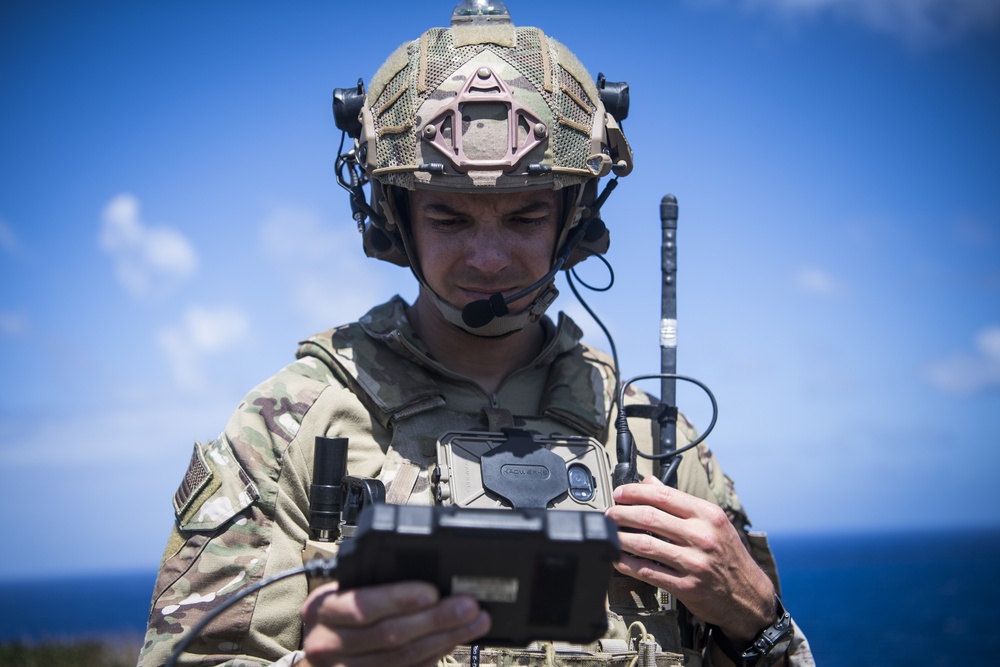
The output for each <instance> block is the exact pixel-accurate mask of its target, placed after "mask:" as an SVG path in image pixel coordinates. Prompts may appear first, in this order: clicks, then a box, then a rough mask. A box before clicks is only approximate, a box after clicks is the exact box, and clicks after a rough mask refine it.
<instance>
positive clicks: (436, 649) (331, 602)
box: [297, 581, 490, 667]
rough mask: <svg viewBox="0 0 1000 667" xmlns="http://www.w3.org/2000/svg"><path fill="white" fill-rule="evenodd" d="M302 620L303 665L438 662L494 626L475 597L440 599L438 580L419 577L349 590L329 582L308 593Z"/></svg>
mask: <svg viewBox="0 0 1000 667" xmlns="http://www.w3.org/2000/svg"><path fill="white" fill-rule="evenodd" d="M302 621H303V622H304V624H305V635H304V639H303V640H302V647H303V649H304V651H305V654H306V658H305V660H303V661H300V662H299V663H297V664H298V665H301V666H302V667H332V666H335V665H336V666H343V667H383V666H384V667H389V666H393V667H411V666H413V667H415V666H417V665H434V664H435V663H437V661H438V660H439V659H440V658H442V657H444V656H445V655H447V654H448V653H450V652H451V651H452V649H454V648H455V646H457V645H459V644H468V643H471V642H472V641H473V640H475V639H476V638H477V637H482V636H483V635H484V634H486V632H487V631H488V630H489V628H490V618H489V615H488V614H487V613H486V612H484V611H482V610H480V608H479V604H478V602H477V601H476V600H475V599H474V598H471V597H468V596H452V597H448V598H444V599H440V596H439V595H438V591H437V589H436V588H435V587H434V586H431V585H430V584H427V583H424V582H419V581H409V582H402V583H396V584H386V585H383V586H371V587H368V588H358V589H354V590H350V591H338V590H337V586H336V584H327V585H326V586H322V587H320V588H317V589H316V590H315V591H313V592H312V594H311V595H310V596H309V597H308V598H307V599H306V602H305V604H304V605H302Z"/></svg>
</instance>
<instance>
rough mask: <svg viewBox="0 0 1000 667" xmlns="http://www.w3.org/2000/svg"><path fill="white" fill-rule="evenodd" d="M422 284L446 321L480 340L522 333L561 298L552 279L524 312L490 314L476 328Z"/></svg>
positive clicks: (460, 310)
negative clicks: (522, 330)
mask: <svg viewBox="0 0 1000 667" xmlns="http://www.w3.org/2000/svg"><path fill="white" fill-rule="evenodd" d="M420 282H421V285H422V286H423V287H424V288H425V289H426V290H427V295H428V296H429V297H430V300H431V303H433V304H434V305H435V306H436V307H437V309H438V310H439V311H441V315H443V316H444V319H445V320H447V321H448V322H449V323H451V324H452V325H454V326H456V327H458V328H459V329H461V330H462V331H464V332H466V333H469V334H472V335H473V336H479V337H480V338H502V337H503V336H507V335H510V334H512V333H514V332H516V331H520V330H521V329H523V328H524V327H526V326H528V324H530V323H532V322H537V321H538V320H539V319H541V317H542V315H544V314H545V311H546V310H547V309H548V307H549V306H551V305H552V302H554V301H555V300H556V297H557V296H559V290H558V289H556V286H555V281H554V280H552V279H550V280H549V282H548V283H547V284H545V285H544V286H543V287H542V289H541V291H539V292H538V295H537V296H536V297H535V298H534V299H533V300H532V301H531V303H529V304H528V305H527V307H525V308H524V309H523V310H521V311H519V312H517V313H510V312H508V313H507V314H504V315H494V314H490V316H489V320H488V321H487V322H486V323H485V324H483V325H481V326H476V327H474V326H471V325H470V324H469V323H467V322H466V318H465V317H463V310H462V309H461V308H457V307H456V306H453V305H452V304H450V303H448V302H447V301H445V300H444V299H442V298H441V297H440V296H438V295H437V294H435V292H434V290H432V289H430V287H428V286H427V284H426V283H424V282H423V281H420ZM484 303H485V302H484Z"/></svg>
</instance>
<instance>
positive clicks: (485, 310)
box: [462, 299, 493, 329]
mask: <svg viewBox="0 0 1000 667" xmlns="http://www.w3.org/2000/svg"><path fill="white" fill-rule="evenodd" d="M462 321H463V322H465V326H467V327H471V328H473V329H478V328H479V327H485V326H486V325H487V324H489V323H490V322H492V321H493V307H492V306H491V305H490V302H489V300H487V299H479V300H478V301H470V302H469V303H468V304H466V306H465V307H464V308H462Z"/></svg>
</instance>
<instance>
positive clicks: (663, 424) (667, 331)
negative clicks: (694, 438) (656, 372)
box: [655, 194, 680, 487]
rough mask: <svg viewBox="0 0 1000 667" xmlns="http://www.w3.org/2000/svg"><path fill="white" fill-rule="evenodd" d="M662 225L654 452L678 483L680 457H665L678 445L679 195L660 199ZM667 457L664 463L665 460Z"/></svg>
mask: <svg viewBox="0 0 1000 667" xmlns="http://www.w3.org/2000/svg"><path fill="white" fill-rule="evenodd" d="M660 227H661V230H662V232H663V240H662V245H661V247H660V251H661V257H662V260H661V265H660V272H661V274H662V276H663V291H662V297H661V301H660V373H661V374H662V375H661V377H660V405H661V406H662V408H663V410H664V413H663V415H662V416H661V417H660V420H659V421H660V439H659V442H658V443H656V444H657V448H656V450H655V453H656V454H657V455H658V456H659V457H664V458H657V459H656V467H657V468H658V469H657V471H656V474H657V476H658V477H659V478H660V481H662V482H663V483H664V484H666V485H668V486H675V487H676V486H677V463H678V462H679V461H680V458H679V457H673V458H665V457H666V456H669V454H670V453H671V452H673V451H674V450H676V449H677V380H676V378H674V377H668V376H673V375H675V374H676V373H677V198H676V197H674V196H673V195H670V194H668V195H666V196H665V197H664V198H663V199H662V200H660ZM664 461H668V462H669V463H668V465H666V466H664V465H663V462H664Z"/></svg>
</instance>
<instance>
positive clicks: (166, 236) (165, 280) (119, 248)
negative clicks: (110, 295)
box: [98, 193, 198, 298]
mask: <svg viewBox="0 0 1000 667" xmlns="http://www.w3.org/2000/svg"><path fill="white" fill-rule="evenodd" d="M98 240H99V242H100V245H101V248H102V249H103V250H104V251H106V252H107V253H108V254H110V255H111V256H112V258H113V259H114V262H115V274H116V276H117V278H118V282H119V283H120V284H121V285H122V287H124V288H125V289H126V290H127V291H128V292H129V293H131V294H132V295H133V296H135V297H139V298H142V297H146V296H150V295H153V294H157V293H160V292H162V291H163V290H165V289H168V288H169V287H170V286H172V285H173V284H174V283H176V282H177V281H179V280H182V279H184V278H188V277H190V276H192V275H193V274H194V272H195V270H196V269H197V266H198V257H197V255H196V253H195V251H194V248H193V247H192V245H191V243H190V242H189V241H188V240H187V238H185V237H184V235H183V234H181V233H180V232H178V231H177V230H176V229H173V228H171V227H154V226H151V225H149V224H147V223H146V222H144V221H143V220H142V218H141V216H140V214H139V200H138V199H136V198H135V197H134V196H133V195H130V194H127V193H123V194H120V195H117V196H115V197H114V198H113V199H112V200H111V201H109V202H108V203H107V205H106V206H105V207H104V211H103V212H102V214H101V232H100V236H99V239H98Z"/></svg>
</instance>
